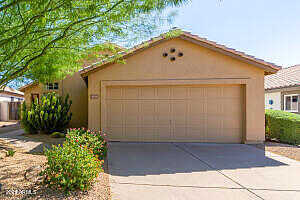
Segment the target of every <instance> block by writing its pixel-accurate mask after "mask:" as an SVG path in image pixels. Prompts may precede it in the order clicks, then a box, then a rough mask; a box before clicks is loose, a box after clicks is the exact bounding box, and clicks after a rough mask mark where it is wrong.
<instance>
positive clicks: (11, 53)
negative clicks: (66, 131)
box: [0, 0, 187, 86]
mask: <svg viewBox="0 0 300 200" xmlns="http://www.w3.org/2000/svg"><path fill="white" fill-rule="evenodd" d="M185 2H187V0H0V86H3V85H6V84H8V83H9V82H11V81H12V80H15V79H18V80H26V79H28V78H29V79H31V80H39V81H41V82H45V81H49V80H54V79H59V78H63V77H65V76H66V75H67V74H69V73H73V72H74V71H76V70H78V69H79V67H80V65H81V63H80V62H79V60H83V58H86V57H87V55H88V54H90V53H91V52H95V51H107V50H110V51H112V52H113V53H115V54H116V52H117V51H116V49H115V48H114V46H113V45H96V44H100V43H104V42H105V41H115V40H116V39H124V38H135V37H139V38H141V37H143V36H145V35H149V34H151V33H153V31H155V30H157V29H159V28H160V26H162V23H163V22H165V21H166V20H170V19H171V17H172V15H171V16H169V15H168V16H166V15H165V14H164V12H163V11H164V10H165V9H166V8H167V7H170V6H180V5H181V4H183V3H185Z"/></svg>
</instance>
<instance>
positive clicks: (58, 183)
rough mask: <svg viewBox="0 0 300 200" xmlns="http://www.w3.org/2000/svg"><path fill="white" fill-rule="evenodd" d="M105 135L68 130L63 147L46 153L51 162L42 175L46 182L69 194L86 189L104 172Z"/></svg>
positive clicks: (82, 130)
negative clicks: (72, 191)
mask: <svg viewBox="0 0 300 200" xmlns="http://www.w3.org/2000/svg"><path fill="white" fill-rule="evenodd" d="M104 137H105V135H104V134H101V133H100V132H94V131H90V130H85V129H84V128H82V129H70V130H68V133H67V136H66V141H65V142H64V144H63V146H56V147H55V146H53V148H52V149H51V150H46V152H45V155H46V156H47V159H48V162H47V164H46V169H45V170H44V171H43V172H42V173H41V175H42V176H44V182H45V183H46V184H47V185H49V186H50V187H53V188H55V189H60V190H64V191H66V192H69V191H71V190H75V189H80V190H87V189H88V188H89V187H90V186H91V184H92V183H93V180H94V179H95V178H96V177H97V176H98V173H99V172H100V171H101V170H102V169H103V164H104V159H105V157H106V154H107V143H106V140H105V138H104Z"/></svg>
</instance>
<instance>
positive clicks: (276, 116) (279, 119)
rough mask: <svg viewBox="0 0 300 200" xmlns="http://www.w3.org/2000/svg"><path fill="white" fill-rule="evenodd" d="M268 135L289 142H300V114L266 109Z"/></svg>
mask: <svg viewBox="0 0 300 200" xmlns="http://www.w3.org/2000/svg"><path fill="white" fill-rule="evenodd" d="M265 117H266V137H267V138H276V139H278V140H279V141H281V142H285V143H289V144H300V115H297V114H293V113H289V112H285V111H281V110H266V114H265Z"/></svg>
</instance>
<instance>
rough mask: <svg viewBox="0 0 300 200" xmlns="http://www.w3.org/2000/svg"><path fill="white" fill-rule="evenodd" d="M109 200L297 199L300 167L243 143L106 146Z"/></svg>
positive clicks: (299, 191) (116, 144)
mask: <svg viewBox="0 0 300 200" xmlns="http://www.w3.org/2000/svg"><path fill="white" fill-rule="evenodd" d="M108 167H109V173H110V174H111V175H110V184H111V193H112V199H113V200H114V199H118V200H127V199H128V200H129V199H130V200H141V199H143V200H148V199H149V200H150V199H151V200H153V199H159V200H160V199H163V200H169V199H172V200H173V199H174V200H175V199H176V200H177V199H178V200H179V199H180V200H182V199H189V200H193V199H195V200H199V199H209V200H215V199H216V200H223V199H224V200H235V199H236V200H248V199H266V200H285V199H286V200H299V199H300V162H298V161H295V160H291V159H288V158H286V157H283V156H279V155H275V154H272V153H269V152H264V151H263V150H260V149H257V148H255V147H253V146H249V145H243V144H193V143H192V144H191V143H188V144H187V143H110V150H109V155H108Z"/></svg>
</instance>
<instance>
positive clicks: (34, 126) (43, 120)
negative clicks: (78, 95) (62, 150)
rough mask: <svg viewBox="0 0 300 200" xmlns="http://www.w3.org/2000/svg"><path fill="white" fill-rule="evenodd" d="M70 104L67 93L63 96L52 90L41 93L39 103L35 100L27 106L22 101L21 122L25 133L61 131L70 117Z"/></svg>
mask: <svg viewBox="0 0 300 200" xmlns="http://www.w3.org/2000/svg"><path fill="white" fill-rule="evenodd" d="M71 104H72V101H70V100H69V95H67V96H66V97H65V98H63V97H61V96H58V95H57V94H56V93H54V92H52V93H48V94H45V95H43V96H42V97H41V100H40V103H38V101H37V100H36V101H35V102H32V103H31V106H29V107H27V106H26V104H25V102H24V103H23V105H22V112H21V114H22V117H21V124H22V126H23V128H24V130H25V131H26V132H27V133H38V132H44V133H47V134H50V133H53V132H55V131H58V132H59V131H63V130H64V129H66V128H67V126H68V124H69V122H70V120H71V117H72V113H69V111H70V107H71Z"/></svg>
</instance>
